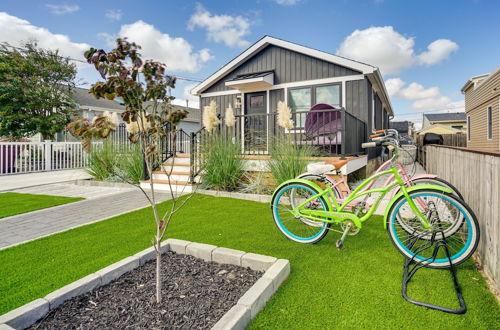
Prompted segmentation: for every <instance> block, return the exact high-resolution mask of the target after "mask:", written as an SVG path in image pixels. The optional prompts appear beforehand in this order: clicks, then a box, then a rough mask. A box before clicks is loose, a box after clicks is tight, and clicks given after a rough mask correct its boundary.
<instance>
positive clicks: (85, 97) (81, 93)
mask: <svg viewBox="0 0 500 330" xmlns="http://www.w3.org/2000/svg"><path fill="white" fill-rule="evenodd" d="M72 97H73V100H75V102H76V103H78V105H79V106H80V107H83V108H85V107H89V108H100V109H103V110H112V111H118V112H121V111H125V107H124V106H123V105H121V104H120V103H118V102H116V101H111V100H107V99H96V98H95V97H94V95H92V94H89V90H88V89H86V88H80V87H76V88H74V89H73V95H72Z"/></svg>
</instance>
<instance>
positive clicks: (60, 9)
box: [45, 4, 80, 15]
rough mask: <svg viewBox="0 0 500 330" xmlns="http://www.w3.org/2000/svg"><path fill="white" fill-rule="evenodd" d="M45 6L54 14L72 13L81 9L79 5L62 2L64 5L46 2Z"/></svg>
mask: <svg viewBox="0 0 500 330" xmlns="http://www.w3.org/2000/svg"><path fill="white" fill-rule="evenodd" d="M45 6H46V7H47V8H49V9H50V11H51V12H52V14H54V15H66V14H71V13H74V12H76V11H78V10H79V9H80V6H78V5H68V4H62V5H51V4H46V5H45Z"/></svg>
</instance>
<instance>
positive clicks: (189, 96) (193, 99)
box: [172, 83, 200, 108]
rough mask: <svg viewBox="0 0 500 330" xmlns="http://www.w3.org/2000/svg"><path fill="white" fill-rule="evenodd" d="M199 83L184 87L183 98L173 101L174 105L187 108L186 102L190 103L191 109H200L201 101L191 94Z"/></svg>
mask: <svg viewBox="0 0 500 330" xmlns="http://www.w3.org/2000/svg"><path fill="white" fill-rule="evenodd" d="M197 85H198V83H195V84H189V85H186V86H184V88H183V93H182V97H181V98H176V99H174V100H173V102H172V103H173V104H176V105H182V106H186V100H187V101H189V102H188V105H189V107H190V108H199V107H200V99H199V98H198V97H197V96H194V95H192V94H191V93H190V92H191V90H192V89H193V88H195V87H196V86H197Z"/></svg>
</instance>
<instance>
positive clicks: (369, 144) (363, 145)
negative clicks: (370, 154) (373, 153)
mask: <svg viewBox="0 0 500 330" xmlns="http://www.w3.org/2000/svg"><path fill="white" fill-rule="evenodd" d="M376 146H377V142H365V143H361V148H363V149H368V148H375V147H376Z"/></svg>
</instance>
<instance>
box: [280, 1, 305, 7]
mask: <svg viewBox="0 0 500 330" xmlns="http://www.w3.org/2000/svg"><path fill="white" fill-rule="evenodd" d="M300 1H301V0H274V2H276V3H277V4H278V5H282V6H293V5H296V4H298V3H299V2H300Z"/></svg>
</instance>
